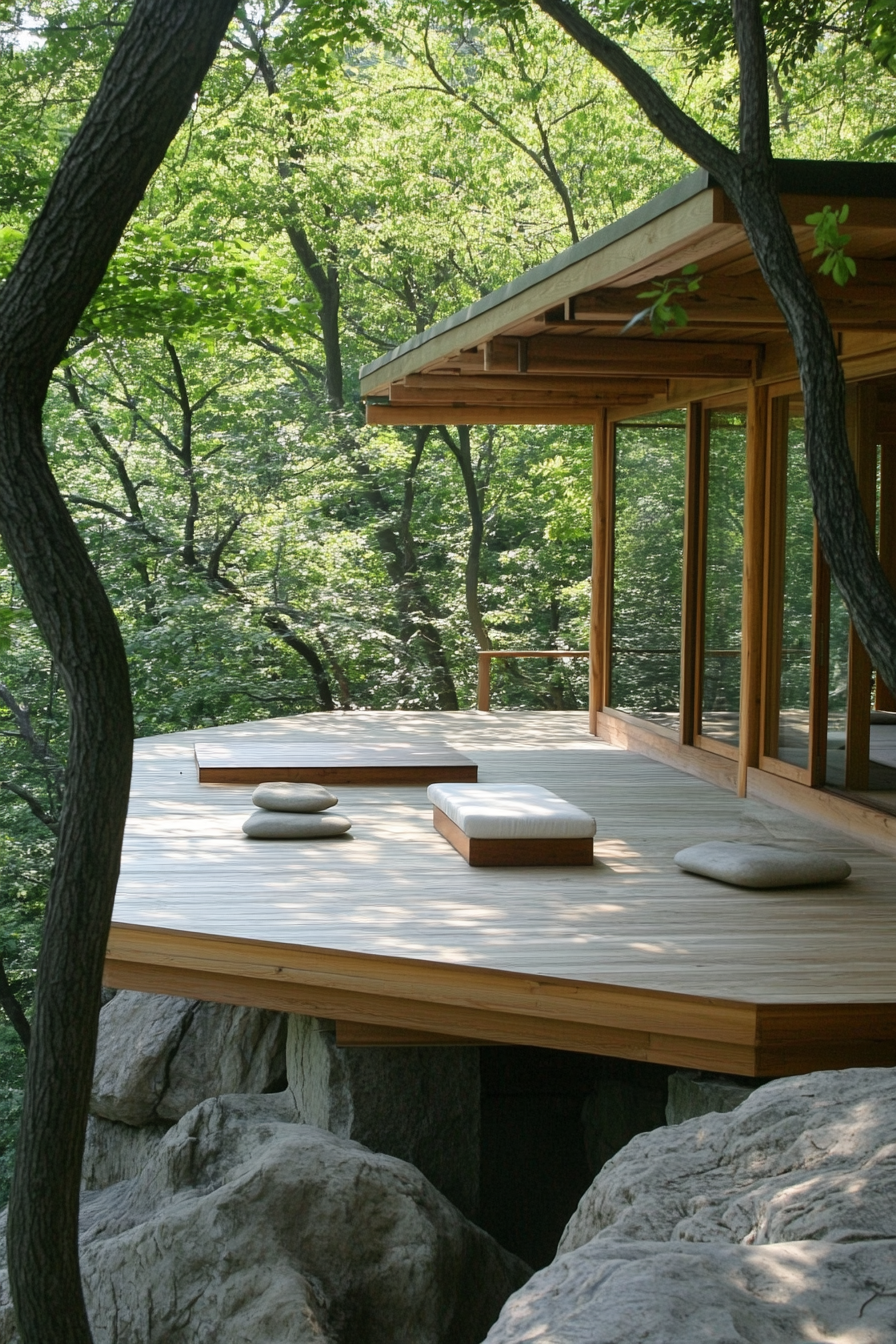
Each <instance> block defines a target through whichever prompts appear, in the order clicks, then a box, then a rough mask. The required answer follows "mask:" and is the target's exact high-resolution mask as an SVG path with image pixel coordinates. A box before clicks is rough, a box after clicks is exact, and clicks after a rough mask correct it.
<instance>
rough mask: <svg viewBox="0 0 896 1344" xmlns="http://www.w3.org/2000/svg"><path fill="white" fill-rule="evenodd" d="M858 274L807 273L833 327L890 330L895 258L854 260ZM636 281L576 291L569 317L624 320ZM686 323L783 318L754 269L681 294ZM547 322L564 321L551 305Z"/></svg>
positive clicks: (894, 325) (772, 323)
mask: <svg viewBox="0 0 896 1344" xmlns="http://www.w3.org/2000/svg"><path fill="white" fill-rule="evenodd" d="M857 265H858V271H859V273H858V275H857V277H856V279H855V280H851V281H850V283H849V284H848V285H846V286H839V285H836V284H835V283H834V281H833V280H832V279H831V278H830V277H829V276H823V275H820V274H819V273H818V272H817V271H816V272H814V273H812V274H810V279H811V280H812V283H813V285H814V287H815V290H816V293H817V294H818V295H819V296H820V298H821V299H822V301H823V303H824V305H825V310H826V311H827V314H828V317H829V319H830V321H831V323H832V325H833V326H834V327H835V328H840V329H843V328H852V329H868V330H883V331H892V330H896V262H890V261H876V260H871V259H867V258H866V259H863V258H859V259H858V263H857ZM642 294H643V288H642V286H641V285H633V286H624V287H623V286H619V287H613V286H607V287H606V288H603V289H596V290H591V291H590V292H588V293H584V294H579V295H577V296H576V297H575V298H574V299H573V300H571V301H570V302H569V303H568V304H567V311H568V312H569V314H570V316H571V319H572V321H574V322H576V323H580V324H581V323H584V324H585V325H587V324H588V322H589V321H597V322H608V321H611V320H612V321H619V322H627V321H628V320H629V319H630V318H631V317H632V316H633V315H634V314H635V313H637V312H639V311H640V310H641V309H643V308H644V306H645V302H646V301H645V299H644V298H643V297H642ZM683 303H684V307H685V308H686V310H687V314H688V322H689V324H690V325H692V326H714V327H718V326H743V327H783V326H784V317H783V315H782V313H781V311H780V309H779V308H778V306H777V304H776V303H775V301H774V299H773V298H772V296H771V293H770V291H769V289H768V286H767V285H766V283H765V281H764V280H763V279H762V276H761V275H760V274H759V273H758V272H753V273H751V274H748V275H737V276H729V275H719V274H714V275H708V276H706V277H704V279H703V280H702V282H701V284H700V289H699V290H698V291H697V292H696V293H694V294H689V295H686V296H685V297H684V300H683ZM543 319H544V320H545V321H546V322H547V323H552V324H558V323H560V322H563V321H564V318H562V317H561V316H560V314H559V312H558V311H557V310H550V309H549V310H548V311H547V312H546V313H544V314H543Z"/></svg>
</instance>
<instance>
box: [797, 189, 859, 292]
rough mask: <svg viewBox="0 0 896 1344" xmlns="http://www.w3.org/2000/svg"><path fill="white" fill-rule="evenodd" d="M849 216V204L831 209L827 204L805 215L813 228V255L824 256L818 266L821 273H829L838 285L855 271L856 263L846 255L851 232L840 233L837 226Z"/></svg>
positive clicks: (844, 282)
mask: <svg viewBox="0 0 896 1344" xmlns="http://www.w3.org/2000/svg"><path fill="white" fill-rule="evenodd" d="M848 217H849V206H848V205H842V206H841V207H840V210H839V211H837V210H832V209H831V207H830V206H829V205H826V206H824V208H823V209H822V210H819V211H816V212H815V213H814V214H811V215H807V216H806V223H807V224H811V225H812V227H813V228H814V230H815V251H814V252H813V253H812V255H813V257H820V256H824V261H823V262H822V263H821V265H820V266H819V268H818V269H819V271H820V272H821V274H822V275H829V276H830V277H831V279H832V280H833V281H834V282H835V284H838V285H845V284H846V282H847V280H849V278H850V276H853V275H855V273H856V263H855V261H854V260H853V258H852V257H848V256H847V255H846V250H845V249H846V246H847V244H848V243H849V241H850V238H851V236H852V235H851V234H848V233H841V232H840V228H839V226H840V225H841V224H845V223H846V220H847V219H848Z"/></svg>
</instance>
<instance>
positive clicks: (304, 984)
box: [106, 711, 896, 1077]
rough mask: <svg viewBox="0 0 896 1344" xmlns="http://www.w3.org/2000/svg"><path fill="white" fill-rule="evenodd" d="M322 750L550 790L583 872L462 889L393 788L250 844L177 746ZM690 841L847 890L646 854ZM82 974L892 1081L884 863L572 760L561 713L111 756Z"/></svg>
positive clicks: (627, 1051) (451, 858) (804, 831)
mask: <svg viewBox="0 0 896 1344" xmlns="http://www.w3.org/2000/svg"><path fill="white" fill-rule="evenodd" d="M323 736H325V737H327V738H328V739H332V738H333V737H334V736H344V737H345V740H346V741H347V742H349V741H351V742H354V743H359V744H363V743H369V744H370V745H374V744H378V743H382V742H384V741H388V740H390V739H396V740H400V741H404V742H407V741H409V740H413V741H419V742H420V743H421V744H424V743H426V742H428V741H432V742H436V741H441V742H445V743H447V744H448V745H449V746H452V747H454V748H456V749H458V750H459V751H462V752H463V753H464V754H465V755H467V756H470V757H471V758H472V759H473V760H474V761H476V762H477V763H478V765H479V778H480V780H482V781H484V782H489V781H511V780H514V781H516V780H518V781H528V782H532V783H537V784H542V785H544V786H546V787H547V788H550V789H553V790H554V791H555V792H557V793H559V794H561V795H562V796H563V797H565V798H567V799H569V800H570V801H571V802H573V803H576V804H578V805H579V806H580V807H583V808H585V809H586V810H588V811H589V812H591V813H593V815H594V816H595V817H596V818H597V835H596V837H595V847H594V852H595V863H594V867H593V868H590V869H588V868H562V869H561V868H556V869H552V868H541V869H537V868H536V869H520V868H515V869H514V868H507V869H494V868H486V869H477V868H469V867H468V866H467V865H466V864H465V863H464V861H463V860H462V859H461V858H460V856H459V855H458V854H456V853H455V852H454V850H453V849H451V847H450V846H449V845H448V844H447V843H446V842H445V841H444V840H443V839H442V838H441V837H440V836H439V835H437V834H436V832H435V831H434V830H433V828H432V819H431V818H432V809H431V806H430V804H429V803H428V802H427V799H426V792H425V789H423V788H414V787H387V788H376V787H371V786H365V787H354V788H349V787H341V788H340V789H339V790H338V792H339V799H340V802H339V811H340V812H343V813H345V814H346V815H348V816H349V817H351V818H352V819H353V822H354V827H353V830H352V832H351V834H350V835H349V836H346V837H344V838H340V839H337V840H326V841H319V842H315V841H311V842H309V841H304V842H301V843H264V842H258V841H251V840H248V839H247V838H246V837H245V836H244V835H243V834H242V832H241V830H240V826H241V823H242V821H243V820H244V818H245V817H246V816H247V815H248V814H249V811H250V810H251V804H250V796H251V787H250V786H226V785H209V784H203V785H200V784H199V783H198V782H197V778H196V769H195V765H194V759H193V746H194V743H195V742H196V741H197V740H203V741H207V742H214V743H221V744H238V743H246V742H247V741H249V740H250V739H257V738H259V737H264V738H266V739H268V740H269V741H271V742H272V743H286V742H288V741H290V740H296V739H302V740H305V741H310V742H313V741H314V739H315V737H323ZM709 839H750V840H754V841H773V842H780V843H784V844H793V845H794V846H795V847H800V846H809V847H812V848H823V849H829V850H834V851H836V852H837V853H840V854H842V855H844V856H845V857H846V858H847V859H848V861H849V862H850V863H851V864H852V867H853V877H852V879H851V880H850V881H849V882H848V883H847V884H846V885H844V886H841V887H833V888H818V889H813V888H807V889H802V890H797V891H771V892H750V891H742V890H736V889H734V888H727V887H723V886H720V885H718V884H716V883H712V882H709V881H706V880H703V879H700V878H697V877H691V876H688V875H685V874H683V873H681V872H680V871H679V870H678V869H677V868H676V867H675V865H674V864H673V862H672V855H673V854H674V853H675V852H676V851H677V850H678V849H679V848H682V847H683V846H685V845H687V844H694V843H697V842H698V841H701V840H709ZM106 979H107V983H108V984H109V985H112V986H117V987H126V988H134V989H145V990H152V991H156V992H161V993H172V994H183V995H187V996H194V997H198V998H207V999H213V1000H218V1001H222V1002H233V1003H247V1004H255V1005H258V1006H265V1007H273V1008H279V1009H285V1010H290V1011H294V1012H306V1013H312V1014H316V1015H320V1016H324V1017H329V1018H335V1019H337V1021H338V1022H339V1024H340V1032H341V1036H342V1039H344V1040H354V1041H358V1042H360V1041H366V1042H369V1043H376V1042H382V1043H385V1042H387V1041H393V1040H394V1041H412V1040H427V1039H435V1040H436V1041H438V1040H439V1039H446V1038H455V1039H457V1038H463V1039H469V1040H478V1041H501V1042H510V1043H517V1044H525V1045H541V1046H549V1047H553V1048H558V1049H567V1050H582V1051H590V1052H594V1053H597V1054H606V1055H616V1056H620V1057H625V1058H632V1059H642V1060H651V1061H656V1062H663V1063H672V1064H676V1065H681V1066H686V1067H692V1068H705V1069H712V1070H720V1071H727V1072H732V1073H736V1074H743V1075H753V1076H759V1077H762V1076H772V1075H777V1074H786V1073H798V1072H802V1071H805V1070H808V1069H814V1068H839V1067H846V1066H850V1065H867V1064H887V1065H892V1064H896V861H894V860H893V859H892V858H888V857H886V856H884V855H881V854H878V853H875V852H873V851H872V850H870V849H867V848H865V847H863V846H862V845H860V844H859V843H858V842H856V841H855V840H853V839H850V838H849V837H847V836H845V835H842V834H840V833H839V832H835V831H832V830H828V829H825V828H822V827H821V826H819V825H817V824H815V823H813V822H811V821H808V820H806V819H804V818H801V817H797V816H795V815H793V814H791V813H789V812H785V811H783V810H782V809H780V808H778V807H774V806H771V805H768V804H765V803H761V802H757V801H755V800H751V799H738V798H736V797H734V796H733V795H732V794H730V793H727V792H724V791H722V790H719V789H716V788H714V787H713V786H712V785H710V784H707V783H704V782H703V781H701V780H699V779H696V778H694V777H693V776H691V775H686V774H683V773H680V772H679V771H677V770H674V769H672V768H671V767H669V766H666V765H662V764H659V763H658V762H655V761H651V760H647V759H646V758H645V757H642V756H637V755H634V754H632V753H630V752H626V751H622V750H619V749H617V748H614V747H612V746H609V745H608V744H606V743H604V742H600V741H597V740H596V739H595V738H593V737H589V736H588V734H587V716H586V715H584V714H558V713H543V714H510V713H500V714H480V713H477V712H475V711H471V712H468V713H458V714H439V713H397V714H386V713H382V714H352V715H323V714H320V715H306V716H302V717H297V718H293V719H280V720H269V721H266V722H262V723H252V724H243V725H238V726H234V727H228V728H219V729H208V730H204V731H203V732H201V733H195V732H194V733H175V734H171V735H169V736H165V737H156V738H147V739H143V740H141V741H139V742H138V743H137V744H136V748H135V763H134V782H133V797H132V803H131V812H130V816H129V821H128V828H127V833H126V839H125V847H124V856H123V868H122V876H121V881H120V884H119V891H118V898H117V901H116V907H115V920H114V924H113V928H112V933H111V937H110V941H109V952H108V960H107V973H106ZM426 1033H435V1034H436V1036H435V1038H433V1037H432V1036H429V1035H426Z"/></svg>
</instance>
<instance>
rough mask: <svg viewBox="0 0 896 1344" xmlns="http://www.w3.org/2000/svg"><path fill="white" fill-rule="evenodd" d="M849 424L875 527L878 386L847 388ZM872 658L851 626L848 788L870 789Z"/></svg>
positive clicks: (865, 501) (864, 496)
mask: <svg viewBox="0 0 896 1344" xmlns="http://www.w3.org/2000/svg"><path fill="white" fill-rule="evenodd" d="M846 396H847V402H846V427H847V432H848V434H849V445H850V448H851V449H852V456H853V461H854V463H855V468H856V476H857V477H858V481H859V493H860V494H861V496H862V504H863V507H864V509H865V516H866V517H867V519H868V521H869V523H870V524H871V527H872V529H873V528H874V522H875V519H874V515H875V504H876V494H877V481H876V477H877V452H876V432H877V388H876V387H875V386H874V384H873V383H859V384H858V386H856V387H849V388H847V389H846ZM871 674H872V668H871V659H870V658H869V656H868V653H867V650H866V649H865V646H864V645H863V644H862V641H861V640H860V639H859V637H858V635H857V634H856V632H855V630H854V629H853V627H852V622H850V626H849V689H848V693H847V702H846V769H845V778H844V787H845V788H847V789H867V787H868V757H869V752H870V750H871Z"/></svg>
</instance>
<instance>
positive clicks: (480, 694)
mask: <svg viewBox="0 0 896 1344" xmlns="http://www.w3.org/2000/svg"><path fill="white" fill-rule="evenodd" d="M491 682H492V660H491V658H490V657H489V655H488V653H487V652H486V651H485V650H484V649H480V650H479V686H478V688H477V695H476V708H477V709H481V710H482V711H483V712H487V711H488V709H489V706H490V705H491V702H492V685H491Z"/></svg>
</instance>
